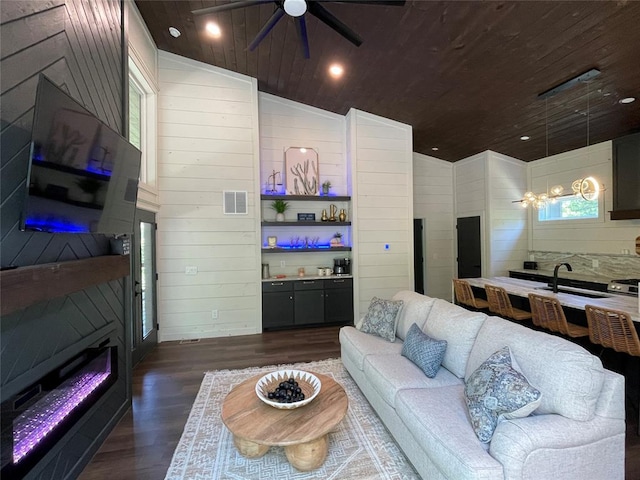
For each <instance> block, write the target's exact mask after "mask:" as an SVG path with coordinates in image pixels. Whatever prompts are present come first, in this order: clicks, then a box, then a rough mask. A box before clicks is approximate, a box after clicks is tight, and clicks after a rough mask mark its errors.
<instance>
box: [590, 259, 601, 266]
mask: <svg viewBox="0 0 640 480" xmlns="http://www.w3.org/2000/svg"><path fill="white" fill-rule="evenodd" d="M591 266H592V267H593V268H598V267H599V266H600V261H599V260H596V259H593V260H591Z"/></svg>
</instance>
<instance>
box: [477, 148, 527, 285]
mask: <svg viewBox="0 0 640 480" xmlns="http://www.w3.org/2000/svg"><path fill="white" fill-rule="evenodd" d="M487 173H488V178H487V180H488V184H487V199H488V202H489V203H488V208H487V210H486V217H485V222H486V223H485V225H486V227H487V228H486V229H487V236H486V238H487V240H488V259H487V260H488V262H487V264H486V265H485V268H484V270H483V271H484V272H486V274H485V275H488V276H489V277H495V276H505V275H506V276H508V275H509V270H510V269H511V270H512V269H517V268H522V261H523V260H524V259H526V258H527V246H528V242H527V239H528V229H527V212H526V211H525V210H524V209H523V208H522V207H521V206H520V204H517V203H513V200H517V199H519V198H522V194H523V193H524V191H525V190H526V186H527V164H526V163H525V162H523V161H521V160H518V159H515V158H512V157H508V156H506V155H502V154H500V153H496V152H492V151H488V152H487Z"/></svg>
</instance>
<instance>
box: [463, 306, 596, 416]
mask: <svg viewBox="0 0 640 480" xmlns="http://www.w3.org/2000/svg"><path fill="white" fill-rule="evenodd" d="M505 345H507V346H509V348H510V349H511V353H512V354H513V356H514V357H515V358H516V359H517V361H518V366H519V368H520V371H521V372H522V373H523V374H524V376H525V377H527V379H528V380H529V381H530V382H531V383H532V384H533V385H535V386H536V388H538V389H539V390H540V391H541V392H543V396H542V401H541V402H540V406H539V407H538V409H537V410H536V413H537V414H538V413H539V414H545V413H557V414H560V415H562V416H565V417H567V418H571V419H573V420H579V421H586V420H590V419H591V418H593V415H594V413H595V407H596V403H597V401H598V397H599V396H600V391H601V390H602V385H603V382H604V369H603V367H602V362H601V361H600V359H599V358H598V357H596V356H594V355H591V354H590V353H589V352H587V351H586V350H585V349H584V348H582V347H580V346H578V345H576V344H575V343H572V342H570V341H568V340H565V339H563V338H560V337H557V336H555V335H549V334H547V333H544V332H536V331H534V330H531V329H530V328H527V327H525V326H522V325H517V324H515V323H513V322H510V321H508V320H504V319H502V318H498V317H488V318H487V319H486V320H485V322H484V324H483V325H482V328H481V329H480V332H478V337H477V338H476V342H475V344H474V345H473V349H472V350H471V355H470V356H469V362H468V364H467V372H466V378H467V379H468V378H469V376H470V375H471V374H472V373H473V372H474V371H475V369H476V368H478V366H479V365H480V364H481V363H482V362H484V360H485V359H486V358H487V357H488V356H489V355H491V354H492V353H493V352H495V351H496V350H498V349H500V348H502V347H504V346H505Z"/></svg>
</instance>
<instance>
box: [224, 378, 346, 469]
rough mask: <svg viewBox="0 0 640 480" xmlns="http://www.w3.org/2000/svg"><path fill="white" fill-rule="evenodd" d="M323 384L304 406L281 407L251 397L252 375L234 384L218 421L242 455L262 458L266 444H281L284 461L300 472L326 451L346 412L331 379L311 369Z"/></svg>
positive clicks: (340, 390) (312, 466)
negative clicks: (332, 431) (225, 427)
mask: <svg viewBox="0 0 640 480" xmlns="http://www.w3.org/2000/svg"><path fill="white" fill-rule="evenodd" d="M311 373H313V374H314V375H315V376H317V377H318V378H319V379H320V381H321V382H322V388H321V389H320V393H319V394H318V396H317V397H316V398H314V399H313V401H312V402H311V403H309V404H308V405H305V406H304V407H300V408H295V409H293V410H280V409H277V408H274V407H271V406H269V405H267V404H266V403H264V402H262V401H261V400H260V399H259V398H258V396H257V395H256V391H255V387H256V382H257V381H258V380H259V379H260V377H262V375H256V376H255V377H252V378H250V379H248V380H245V381H244V382H242V383H241V384H240V385H237V386H236V387H234V388H233V390H231V391H230V392H229V394H228V395H227V398H225V400H224V403H223V404H222V421H223V422H224V424H225V425H226V426H227V428H228V429H229V431H230V432H231V433H232V434H233V443H234V445H235V446H236V448H237V449H238V451H239V452H240V453H241V454H242V455H243V456H245V457H248V458H256V457H261V456H262V455H264V454H265V453H267V450H269V447H271V446H281V447H284V450H285V453H286V455H287V459H288V460H289V462H290V463H291V465H293V466H294V467H295V468H297V469H298V470H301V471H308V470H314V469H316V468H318V467H319V466H320V465H322V464H323V463H324V460H325V458H326V457H327V451H328V449H329V440H328V438H327V434H328V433H329V432H330V431H331V430H332V429H333V428H334V427H335V426H336V425H338V424H339V423H340V422H341V421H342V419H343V418H344V416H345V415H346V414H347V408H348V407H349V400H348V399H347V394H346V393H345V391H344V389H343V388H342V386H340V384H338V383H336V381H335V380H333V379H332V378H331V377H328V376H326V375H322V374H320V373H315V372H311Z"/></svg>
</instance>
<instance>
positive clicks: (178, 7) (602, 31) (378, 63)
mask: <svg viewBox="0 0 640 480" xmlns="http://www.w3.org/2000/svg"><path fill="white" fill-rule="evenodd" d="M224 3H228V1H227V0H224V1H223V0H218V1H210V0H192V1H158V0H136V4H137V6H138V8H139V10H140V12H141V14H142V17H143V19H144V21H145V22H146V24H147V26H148V27H149V30H150V32H151V34H152V36H153V38H154V40H155V42H156V44H157V46H158V48H160V49H161V50H165V51H168V52H172V53H175V54H178V55H182V56H185V57H190V58H193V59H195V60H199V61H201V62H205V63H209V64H212V65H216V66H218V67H222V68H225V69H228V70H233V71H236V72H239V73H243V74H246V75H250V76H252V77H255V78H257V79H258V88H259V89H260V91H263V92H267V93H271V94H274V95H278V96H280V97H284V98H288V99H291V100H295V101H297V102H301V103H304V104H307V105H312V106H315V107H318V108H321V109H324V110H329V111H332V112H336V113H339V114H342V115H344V114H346V113H347V111H348V110H349V109H350V108H357V109H360V110H364V111H367V112H371V113H374V114H376V115H381V116H383V117H387V118H391V119H394V120H397V121H400V122H404V123H407V124H410V125H412V126H413V142H414V151H416V152H420V153H424V154H427V155H432V156H435V157H437V158H441V159H444V160H447V161H451V162H455V161H457V160H460V159H462V158H466V157H468V156H470V155H473V154H476V153H479V152H482V151H484V150H488V149H490V150H493V151H497V152H500V153H503V154H506V155H510V156H512V157H515V158H519V159H521V160H524V161H531V160H536V159H539V158H542V157H545V156H546V155H547V151H548V153H549V154H550V155H551V154H555V153H560V152H563V151H567V150H572V149H575V148H580V147H584V146H586V145H587V142H588V143H589V144H593V143H598V142H602V141H605V140H610V139H613V138H616V137H620V136H623V135H626V134H628V133H632V132H635V131H639V130H640V27H639V25H640V2H637V1H605V2H598V1H549V2H529V1H513V2H511V1H504V2H497V1H490V2H479V1H470V2H465V1H441V2H436V1H421V0H415V1H407V2H406V5H405V6H403V7H390V6H382V5H362V4H360V5H358V4H351V5H349V4H346V3H340V2H332V1H326V2H323V4H322V5H323V6H325V7H326V8H327V9H328V10H330V11H331V12H332V13H333V14H334V15H335V16H336V17H338V18H339V19H340V20H341V21H342V22H344V23H345V24H346V25H348V26H349V27H350V28H351V29H353V30H354V31H355V32H356V33H358V34H359V35H360V36H361V37H362V39H363V44H362V45H361V46H360V47H356V46H354V45H353V44H351V43H349V42H348V41H347V40H345V39H344V38H343V37H341V36H340V35H339V34H337V33H336V32H335V31H333V30H331V29H330V28H329V27H327V26H326V25H325V24H323V23H322V22H320V21H319V20H318V19H317V18H315V17H314V16H312V15H310V14H309V13H308V12H307V14H305V19H306V22H307V29H308V35H309V45H310V50H311V58H310V59H308V60H305V59H304V57H303V54H302V49H301V47H300V41H299V39H298V37H297V32H296V27H295V24H294V21H293V18H292V17H289V16H288V15H285V17H284V18H282V20H281V21H280V22H279V23H278V24H277V25H276V26H275V27H274V29H273V30H272V31H271V33H269V35H267V37H266V38H265V39H264V40H263V41H262V43H261V44H260V45H259V47H258V48H257V49H256V50H255V51H253V52H250V51H248V50H247V45H248V44H249V43H250V42H251V41H252V40H253V38H254V37H255V36H256V34H257V32H258V31H259V30H260V28H261V27H262V25H264V24H265V23H266V22H267V20H268V19H269V17H270V16H271V14H272V13H273V11H274V8H276V6H275V5H274V4H273V3H266V4H262V5H256V6H250V7H246V8H241V9H236V10H233V11H226V12H223V13H218V14H211V15H206V16H205V15H202V16H194V15H192V14H191V11H192V10H196V9H199V8H203V7H209V6H213V5H220V4H224ZM209 20H213V21H217V22H218V23H219V25H220V27H221V29H222V37H221V38H219V39H213V38H211V37H210V36H209V35H208V34H207V33H206V32H205V24H206V22H207V21H209ZM169 26H173V27H175V28H177V29H179V30H180V31H181V32H182V35H181V36H180V37H179V38H173V37H172V36H171V35H170V34H169V31H168V28H169ZM332 62H340V63H342V64H343V65H344V68H345V74H344V76H343V78H342V79H340V80H334V79H332V78H330V77H329V75H328V74H327V68H328V66H329V64H330V63H332ZM591 68H597V69H599V70H600V71H601V74H600V75H599V76H597V77H596V78H595V79H593V80H592V81H591V82H590V83H588V84H586V83H580V84H578V85H577V86H575V87H573V88H571V89H569V90H565V91H564V92H562V93H559V94H557V95H555V96H553V97H551V98H549V99H548V100H547V101H545V100H539V99H538V98H537V96H538V94H539V93H541V92H544V91H546V90H548V89H550V88H551V87H553V86H555V85H557V84H560V83H562V82H564V81H566V80H568V79H570V78H572V77H574V76H577V75H579V74H581V73H583V72H585V71H587V70H589V69H591ZM628 96H634V97H638V100H636V101H635V102H633V103H631V104H629V105H621V104H620V103H618V101H619V100H620V99H621V98H624V97H628ZM587 112H588V117H589V121H588V122H587ZM587 132H588V134H587ZM522 135H529V136H530V137H531V140H529V141H521V140H520V136H522ZM433 148H438V150H437V151H434V150H432V149H433Z"/></svg>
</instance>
